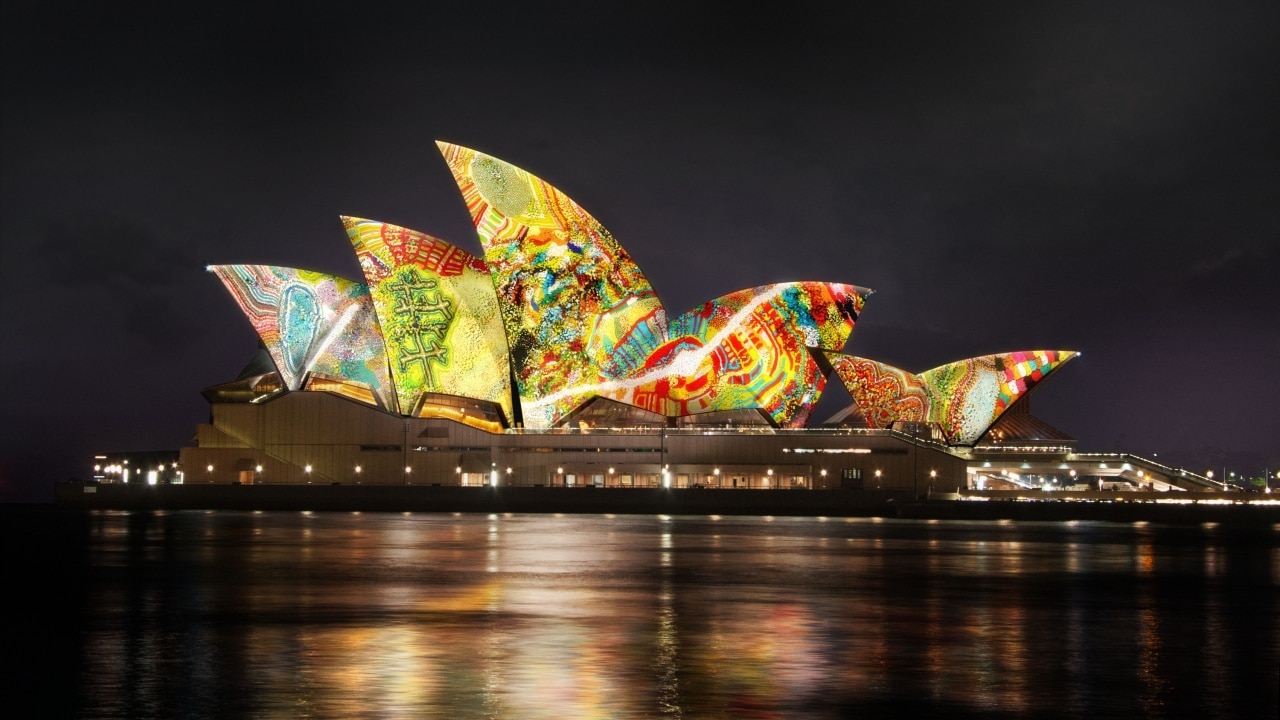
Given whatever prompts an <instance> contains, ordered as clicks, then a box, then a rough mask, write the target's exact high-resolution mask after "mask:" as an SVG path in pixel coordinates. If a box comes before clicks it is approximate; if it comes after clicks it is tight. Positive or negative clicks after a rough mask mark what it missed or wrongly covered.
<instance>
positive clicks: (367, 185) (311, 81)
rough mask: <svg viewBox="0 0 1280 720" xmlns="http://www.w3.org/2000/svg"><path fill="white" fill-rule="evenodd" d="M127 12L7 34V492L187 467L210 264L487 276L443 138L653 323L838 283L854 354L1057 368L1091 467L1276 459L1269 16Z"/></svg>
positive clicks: (223, 353)
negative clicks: (578, 245)
mask: <svg viewBox="0 0 1280 720" xmlns="http://www.w3.org/2000/svg"><path fill="white" fill-rule="evenodd" d="M115 5H116V4H102V3H87V2H86V3H62V2H44V3H21V4H19V3H7V4H6V5H5V9H4V10H3V22H2V24H0V26H2V27H0V35H2V37H3V44H2V45H0V52H2V53H3V61H2V65H0V72H2V73H3V88H4V100H3V103H2V104H0V107H2V109H0V116H2V117H3V144H2V146H0V147H2V152H3V156H2V158H0V159H2V162H0V183H2V185H0V190H2V196H0V201H2V203H3V213H2V214H0V233H2V234H0V240H2V242H3V249H4V260H3V262H0V359H2V362H3V377H4V378H5V379H6V381H5V387H4V390H3V404H2V406H0V407H2V410H3V416H0V423H2V425H0V432H2V437H0V452H2V455H0V480H2V482H3V486H2V488H0V499H2V500H43V499H48V498H51V497H52V491H51V487H52V481H54V480H63V479H66V478H68V477H82V478H83V477H87V476H88V475H89V474H90V471H91V467H90V466H91V464H92V455H93V454H94V453H95V452H101V451H118V450H148V449H176V448H178V447H180V446H182V445H184V444H186V443H188V442H189V441H190V440H191V438H192V436H193V435H194V432H195V426H196V425H197V424H198V423H200V422H205V421H206V420H207V417H208V405H207V404H206V402H205V401H204V399H203V398H202V397H201V395H200V390H201V389H202V388H204V387H206V386H208V385H212V384H215V383H219V382H224V381H228V380H231V379H233V378H234V377H235V376H236V374H237V373H238V372H239V370H240V369H241V367H243V365H244V364H245V362H246V361H247V360H248V359H249V357H250V356H251V355H252V354H253V352H254V350H255V347H256V344H257V339H256V335H255V334H254V332H253V330H252V329H251V327H250V326H249V323H248V321H247V320H246V319H245V318H244V317H243V316H242V315H241V314H240V312H239V311H238V310H237V308H236V306H235V304H234V302H233V301H232V299H231V298H230V296H229V295H228V294H227V293H226V292H225V291H224V290H223V288H222V286H221V285H220V283H219V282H218V281H217V280H216V278H215V277H214V276H213V275H211V274H209V273H207V272H205V270H204V268H205V266H206V265H208V264H211V263H268V264H279V265H287V266H293V267H301V268H307V269H312V270H322V271H326V272H330V273H334V274H338V275H343V276H346V277H350V278H357V279H358V278H359V277H360V270H359V267H358V265H357V264H356V261H355V256H354V254H353V253H352V252H351V247H350V242H349V241H348V240H347V237H346V235H345V233H344V231H343V228H342V225H341V223H340V222H339V220H338V216H339V215H340V214H350V215H356V216H360V217H367V218H373V219H377V220H384V221H387V222H393V223H396V224H400V225H405V226H408V227H412V228H414V229H417V230H422V231H424V232H427V233H431V234H434V235H437V236H440V237H442V238H445V239H447V240H449V241H451V242H453V243H455V244H457V245H459V246H461V247H463V248H466V249H468V250H470V251H472V252H475V253H477V254H479V253H480V249H479V242H478V240H477V239H476V237H475V234H474V231H473V230H472V228H471V225H470V222H469V217H468V215H467V213H466V209H465V207H464V206H463V204H462V201H461V199H460V196H459V194H458V192H457V189H456V186H455V185H454V183H453V180H452V178H451V176H450V174H449V171H448V169H447V168H446V167H445V164H444V162H443V160H442V159H441V158H440V156H439V154H438V152H437V150H436V147H435V144H434V141H435V140H436V139H442V140H448V141H451V142H456V143H459V144H461V145H466V146H469V147H473V148H476V149H478V150H481V151H483V152H486V153H489V154H491V155H495V156H497V157H499V158H502V159H504V160H507V161H509V162H511V163H513V164H515V165H518V166H520V167H523V168H525V169H527V170H529V171H530V172H533V173H534V174H536V175H538V176H540V177H542V178H544V179H546V180H547V181H549V182H551V183H552V184H554V185H556V186H557V187H559V188H560V189H561V190H563V191H564V192H565V193H567V194H568V195H569V196H571V197H572V198H574V199H575V200H577V201H578V202H579V203H581V204H582V205H583V207H585V208H586V209H587V210H588V211H590V212H591V213H592V214H593V215H595V216H596V217H597V218H598V219H599V220H600V221H601V222H602V223H604V224H605V225H606V226H607V227H608V228H609V229H610V230H612V231H613V233H614V234H615V235H616V237H617V238H618V239H619V241H620V242H621V243H622V244H623V246H624V247H626V248H627V250H628V251H629V252H630V253H631V255H632V256H633V257H634V258H635V259H636V261H637V262H638V263H639V265H640V267H641V268H642V269H643V270H644V272H645V274H646V275H647V276H648V278H649V280H650V282H651V283H652V284H653V286H654V288H655V289H656V290H657V292H658V294H659V296H660V297H661V298H662V300H663V302H664V304H665V305H666V306H667V308H668V310H669V311H670V312H672V313H679V312H683V311H684V310H686V309H688V308H690V307H692V306H694V305H696V304H699V303H701V302H703V301H706V300H709V299H711V298H714V297H717V296H720V295H723V294H725V293H728V292H731V291H733V290H737V289H741V288H746V287H751V286H755V285H761V284H765V283H770V282H779V281H784V280H825V281H838V282H850V283H855V284H858V285H863V286H866V287H870V288H873V289H875V290H876V294H875V295H874V296H872V298H871V299H870V300H869V302H868V303H867V307H866V310H865V312H864V314H863V315H862V318H861V319H860V320H859V322H858V326H857V329H856V330H855V331H854V333H853V338H852V340H851V341H850V343H849V345H848V346H847V348H846V351H847V352H850V353H853V354H857V355H862V356H865V357H871V358H875V359H878V360H882V361H885V362H888V363H891V364H893V365H897V366H899V367H903V368H905V369H908V370H912V371H916V372H919V371H922V370H925V369H928V368H930V367H933V366H935V365H940V364H943V363H946V362H950V361H953V360H958V359H962V358H966V357H970V356H974V355H981V354H986V353H992V352H1001V351H1009V350H1022V349H1036V348H1045V349H1073V350H1080V351H1082V352H1083V353H1084V355H1083V357H1082V358H1080V359H1079V360H1076V361H1074V362H1073V363H1071V364H1070V365H1068V366H1066V367H1065V368H1064V369H1063V370H1062V371H1061V372H1059V373H1057V374H1056V375H1055V376H1054V378H1053V379H1052V380H1051V381H1050V382H1048V383H1046V384H1045V385H1044V386H1043V388H1042V389H1041V390H1040V391H1039V392H1037V393H1036V396H1035V397H1034V403H1033V408H1034V411H1035V414H1036V415H1038V416H1040V417H1042V418H1043V419H1045V420H1046V421H1048V422H1050V423H1051V424H1053V425H1055V426H1057V427H1059V428H1061V429H1062V430H1064V431H1066V432H1067V433H1069V434H1071V435H1073V436H1074V437H1076V438H1078V439H1079V449H1081V450H1086V451H1124V452H1132V453H1135V454H1139V455H1144V456H1148V457H1150V456H1152V455H1157V456H1158V457H1157V459H1159V460H1165V461H1168V462H1170V463H1171V464H1175V465H1186V466H1187V467H1191V468H1193V469H1196V470H1198V471H1203V470H1205V469H1207V468H1208V467H1210V466H1213V467H1219V466H1223V465H1230V467H1231V468H1233V469H1239V470H1241V471H1251V472H1252V471H1257V472H1260V471H1261V470H1262V467H1263V466H1267V465H1269V467H1270V468H1271V470H1272V472H1275V470H1276V469H1277V468H1280V420H1277V412H1278V409H1280V321H1277V319H1276V317H1275V316H1276V313H1277V310H1280V290H1278V289H1277V283H1278V281H1280V71H1278V70H1277V69H1278V68H1280V3H1276V2H1275V1H1274V0H1268V1H1266V2H1257V3H1210V2H1201V3H1168V2H1163V3H1153V4H1151V5H1145V6H1144V5H1138V4H1130V3H1112V2H1104V3H1080V2H1073V3H1059V4H1057V5H1058V6H1057V7H1049V6H1048V5H1049V4H1038V3H1032V4H1026V3H1004V4H973V3H938V4H937V6H936V7H934V6H930V5H914V4H906V3H881V4H880V5H881V6H887V7H880V8H878V9H877V8H874V7H869V8H864V9H853V10H846V11H842V13H843V14H832V13H831V12H829V11H828V10H819V9H816V8H814V7H809V6H805V5H802V4H795V3H785V4H781V5H779V6H777V7H775V8H773V9H772V10H770V12H769V13H767V14H761V15H754V16H753V15H744V14H734V15H724V14H719V13H715V12H711V11H700V10H696V9H691V8H690V7H687V6H686V4H685V3H647V4H645V6H644V9H643V10H639V9H637V10H634V11H621V10H618V9H616V8H614V9H609V10H608V11H607V12H606V11H604V10H602V9H601V8H603V7H605V6H603V5H598V4H591V3H581V4H575V3H560V4H538V5H534V4H528V5H511V6H506V5H503V4H492V3H489V4H455V5H450V6H448V7H441V8H431V7H424V8H422V9H419V10H416V11H413V12H403V11H379V10H373V9H369V8H370V7H371V6H368V5H362V6H361V7H360V8H355V7H354V4H353V5H352V7H342V6H333V7H331V8H330V9H326V10H319V11H313V14H311V15H298V14H295V13H294V12H292V11H285V10H283V9H281V10H264V9H262V8H259V7H254V6H244V7H236V6H233V5H232V4H226V3H218V4H210V5H207V6H201V8H200V9H197V8H196V5H195V4H193V3H183V4H181V5H182V6H183V7H182V8H181V9H176V10H175V9H173V8H171V7H170V6H169V4H163V3H145V4H142V3H127V4H124V5H127V6H128V7H126V8H125V9H121V8H119V7H115ZM689 5H692V4H689ZM1042 5H1043V6H1042ZM15 6H18V7H15ZM743 7H745V6H743ZM742 12H745V11H742ZM848 402H849V399H848V395H847V393H846V392H845V391H844V390H843V388H841V387H839V385H838V383H833V384H832V385H831V386H829V390H828V395H827V396H826V397H824V399H823V402H822V404H821V405H820V406H819V412H818V413H816V414H815V417H816V418H818V419H825V418H826V417H828V416H829V415H830V414H832V413H834V412H835V411H837V410H838V409H840V408H841V407H843V406H844V405H846V404H847V403H848Z"/></svg>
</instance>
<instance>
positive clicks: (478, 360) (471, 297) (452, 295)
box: [342, 217, 513, 421]
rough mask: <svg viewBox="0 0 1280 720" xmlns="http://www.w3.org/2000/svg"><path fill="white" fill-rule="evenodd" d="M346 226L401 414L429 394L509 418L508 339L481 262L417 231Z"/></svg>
mask: <svg viewBox="0 0 1280 720" xmlns="http://www.w3.org/2000/svg"><path fill="white" fill-rule="evenodd" d="M342 221H343V224H344V225H345V226H346V228H347V235H348V236H349V237H350V238H351V244H352V246H353V247H354V248H355V251H356V257H357V258H358V259H359V261H360V268H361V269H362V270H363V271H364V276H365V280H366V281H367V282H368V284H369V290H370V294H371V295H372V296H373V305H374V308H375V310H376V312H377V318H378V324H379V326H380V327H381V328H382V336H383V339H384V341H385V344H386V349H387V360H388V363H389V365H390V368H391V378H392V380H393V381H394V383H395V389H396V396H397V398H398V400H399V405H400V408H401V412H403V413H404V414H406V415H420V414H421V412H420V409H421V405H422V403H423V401H424V395H425V394H426V393H443V394H447V395H458V396H462V397H468V398H476V399H480V400H488V401H490V402H494V403H497V404H498V405H499V406H500V407H501V408H502V410H503V412H504V413H505V414H506V417H507V419H508V421H510V420H511V419H512V417H513V415H512V402H511V374H510V369H509V365H508V362H507V341H506V335H505V333H504V330H503V326H502V316H501V311H500V310H499V307H498V298H497V295H495V294H494V291H493V284H492V281H491V280H490V276H489V270H488V268H487V267H485V264H484V261H482V260H480V259H479V258H477V257H475V256H474V255H472V254H470V253H468V252H466V251H465V250H462V249H459V248H457V247H454V246H453V245H451V244H449V243H447V242H445V241H444V240H441V239H439V238H435V237H432V236H430V235H427V234H425V233H420V232H418V231H416V230H410V229H408V228H403V227H399V226H396V225H391V224H388V223H381V222H376V221H373V220H362V219H359V218H350V217H344V218H343V219H342Z"/></svg>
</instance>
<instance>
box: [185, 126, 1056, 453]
mask: <svg viewBox="0 0 1280 720" xmlns="http://www.w3.org/2000/svg"><path fill="white" fill-rule="evenodd" d="M439 147H440V150H441V152H442V154H443V155H444V159H445V161H446V163H447V165H448V167H449V170H450V171H451V172H452V174H453V177H454V179H455V180H456V182H457V184H458V188H459V190H460V191H461V193H462V197H463V199H464V201H465V203H466V206H467V209H468V211H469V212H470V214H471V219H472V221H473V224H474V226H475V229H476V234H477V237H478V239H479V242H480V247H481V249H482V253H481V254H480V255H473V254H471V253H470V252H468V251H466V250H464V249H462V248H460V247H457V246H456V245H453V244H451V243H449V242H447V241H445V240H442V239H440V238H436V237H433V236H431V235H428V234H425V233H422V232H418V231H416V230H411V229H408V228H404V227H399V226H396V225H392V224H389V223H383V222H378V221H374V220H364V219H359V218H352V217H344V218H342V222H343V224H344V225H345V227H346V230H347V234H348V236H349V238H350V241H351V243H352V246H353V249H354V250H355V253H356V256H357V259H358V260H359V263H360V268H361V270H362V272H363V274H364V278H363V279H364V282H363V283H361V282H356V281H353V280H348V279H344V278H339V277H335V276H332V275H326V274H323V273H316V272H309V271H305V270H297V269H292V268H282V267H274V266H265V265H218V266H212V267H210V270H211V271H213V272H214V273H216V274H217V275H218V277H219V278H220V279H221V280H222V282H223V284H224V285H225V287H226V288H227V290H228V291H229V292H230V293H231V294H232V296H233V297H234V298H235V300H236V302H237V303H238V304H239V306H240V308H241V310H242V311H243V312H244V313H245V315H246V316H247V317H248V318H249V320H250V323H251V324H252V325H253V328H254V330H255V331H257V333H258V336H259V338H260V339H261V341H262V344H263V346H264V347H265V348H266V350H267V353H268V354H269V356H270V359H271V361H272V363H273V364H274V366H275V370H276V372H277V374H278V376H279V383H278V385H279V387H280V389H281V390H289V391H302V390H324V391H330V392H338V393H340V394H342V395H345V396H347V397H350V398H353V399H356V400H358V401H361V402H365V403H368V404H370V405H374V406H377V407H379V408H381V409H383V410H385V411H387V412H390V413H396V414H400V415H405V416H411V417H424V416H436V415H440V414H444V415H446V416H449V413H447V412H446V413H442V412H441V408H442V407H446V406H453V407H457V406H458V403H450V402H448V399H450V398H454V399H468V400H470V401H474V402H477V403H482V404H485V405H488V406H489V407H492V408H496V412H494V413H493V414H492V415H491V416H492V417H497V416H498V414H499V413H500V415H501V422H500V424H501V425H505V426H508V427H510V426H512V425H516V424H520V425H523V426H524V427H527V428H535V429H536V428H551V427H555V426H557V425H561V424H566V423H571V422H574V421H575V420H576V419H578V418H580V417H582V413H583V410H584V409H585V408H588V407H591V406H593V405H596V406H599V403H602V402H605V403H606V404H610V403H613V404H617V405H618V406H620V407H629V408H631V409H632V411H634V413H635V415H636V416H637V417H649V418H656V419H657V420H658V421H660V422H661V421H663V420H664V419H676V418H681V419H689V418H694V419H696V418H698V417H704V418H722V417H742V413H744V412H746V413H748V414H752V413H753V414H754V415H755V416H758V419H759V420H760V421H761V422H767V423H769V424H771V425H773V426H776V427H793V428H794V427H805V426H806V425H807V424H808V422H809V420H810V416H811V414H812V412H813V408H814V406H815V404H816V403H817V402H818V400H819V398H820V396H821V394H822V392H823V390H824V388H825V385H826V380H827V377H828V376H829V374H830V372H831V371H832V370H833V369H834V370H835V371H836V372H837V373H838V375H839V377H840V379H841V380H842V381H843V382H844V384H845V385H846V387H848V389H849V391H850V393H851V394H852V395H853V397H854V399H855V402H856V404H857V405H858V406H859V409H860V410H862V413H861V414H862V417H863V418H864V419H865V420H866V422H867V424H868V425H869V426H871V427H888V426H890V425H891V424H892V423H893V422H896V421H910V422H930V423H936V424H938V425H939V426H941V428H942V430H943V433H944V434H945V435H946V437H947V440H948V442H950V443H952V444H972V443H973V442H974V441H975V440H976V439H977V438H978V437H979V436H981V434H982V432H984V431H985V430H986V429H987V428H989V427H990V425H991V424H992V423H993V422H995V420H996V419H997V418H998V417H999V416H1000V414H1001V413H1002V412H1003V411H1004V410H1005V409H1007V408H1008V407H1009V406H1011V405H1012V404H1013V403H1015V402H1016V401H1017V400H1019V399H1020V398H1022V397H1025V395H1026V393H1028V392H1029V391H1030V389H1031V388H1032V386H1034V384H1035V383H1036V382H1038V381H1039V380H1041V379H1043V378H1044V377H1046V376H1047V375H1048V374H1049V373H1051V372H1053V371H1054V370H1055V369H1057V368H1058V367H1060V366H1061V364H1063V363H1065V362H1066V361H1067V360H1070V359H1071V358H1072V357H1074V356H1075V353H1072V352H1067V351H1029V352H1024V353H1010V354H1005V355H993V356H986V357H983V358H974V359H972V360H968V361H962V362H961V363H953V364H951V365H947V366H943V367H941V368H935V369H934V370H931V371H928V372H926V373H922V374H920V375H912V374H910V373H906V372H905V371H901V370H897V369H896V368H892V367H890V366H888V365H884V364H883V363H877V362H875V361H871V360H865V359H862V358H857V357H853V356H849V355H844V354H842V352H841V351H842V350H843V349H844V346H845V344H846V342H847V341H848V339H849V336H850V334H851V333H852V331H853V328H854V324H855V322H856V321H857V319H858V317H859V315H860V314H861V312H862V310H863V306H864V304H865V301H866V298H867V296H868V295H869V294H870V292H871V291H869V290H867V289H865V288H861V287H858V286H855V285H849V284H843V283H835V282H786V283H776V284H771V285H764V286H761V287H756V288H750V289H745V290H739V291H737V292H733V293H729V294H728V295H725V296H723V297H720V298H716V299H714V300H710V301H708V302H706V303H704V304H702V305H700V306H698V307H696V308H694V309H692V310H689V311H687V312H684V313H682V314H679V315H669V314H668V312H667V310H666V308H665V307H664V306H663V305H662V302H661V301H660V300H659V298H658V295H657V294H656V293H655V292H654V289H653V287H652V286H651V285H650V284H649V281H648V280H647V279H646V278H645V276H644V274H643V273H642V272H641V270H640V268H639V266H638V265H636V263H635V262H634V260H632V258H631V256H630V255H629V254H628V253H627V252H626V250H625V249H624V248H623V247H622V245H621V244H620V243H619V242H618V240H617V239H616V238H615V237H614V236H613V235H612V234H611V233H610V232H609V231H608V229H606V228H605V227H604V226H603V225H602V224H601V223H600V222H599V221H598V220H596V219H595V218H594V217H592V216H591V215H590V214H589V213H587V212H586V211H585V210H584V209H583V208H582V207H581V206H580V205H578V204H577V203H576V202H574V201H573V200H572V199H571V198H569V197H568V196H567V195H565V194H564V193H562V192H561V191H559V190H557V189H556V188H555V187H553V186H551V185H550V184H548V183H547V182H545V181H543V180H541V179H540V178H538V177H536V176H534V175H532V174H530V173H528V172H526V171H524V170H522V169H520V168H518V167H516V166H514V165H511V164H510V163H507V162H504V161H502V160H499V159H497V158H494V157H491V156H489V155H486V154H484V153H480V152H477V151H475V150H471V149H468V148H464V147H460V146H457V145H452V144H449V143H443V142H442V143H439ZM464 404H465V403H464ZM473 417H474V416H473ZM457 419H461V420H462V421H464V422H467V421H468V418H467V417H466V415H465V413H462V415H461V416H459V417H458V418H457Z"/></svg>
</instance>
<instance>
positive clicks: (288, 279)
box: [209, 265, 396, 412]
mask: <svg viewBox="0 0 1280 720" xmlns="http://www.w3.org/2000/svg"><path fill="white" fill-rule="evenodd" d="M209 270H210V271H211V272H213V273H214V274H215V275H217V276H218V279H220V280H221V281H222V284H223V285H224V286H225V287H226V289H227V291H228V292H230V293H231V296H232V297H233V298H235V301H236V304H238V305H239V306H240V309H241V311H243V312H244V314H245V316H246V317H247V318H249V322H250V324H252V325H253V329H254V330H255V331H257V333H258V337H260V338H261V339H262V342H263V344H264V345H266V347H267V352H268V353H270V355H271V360H272V361H273V362H274V363H275V365H276V370H277V371H278V372H279V373H280V378H281V380H283V381H284V383H285V386H286V387H288V388H289V389H290V390H298V389H301V388H302V386H303V383H305V382H306V381H307V378H308V375H313V376H315V377H319V376H325V377H326V378H327V379H336V380H338V381H340V382H346V383H351V384H353V385H356V386H359V387H364V388H367V389H368V390H369V391H370V392H371V393H372V396H373V398H374V399H375V401H376V402H375V403H374V404H376V405H378V406H380V407H382V408H383V409H386V410H390V411H392V412H395V411H396V398H395V395H394V393H393V392H392V385H391V378H390V375H389V373H388V368H387V359H386V353H385V352H384V348H383V342H382V334H381V332H380V331H379V330H378V324H377V320H376V318H375V316H374V308H373V300H372V298H371V297H370V296H369V291H368V288H366V287H365V286H364V285H362V284H360V283H357V282H353V281H351V280H347V279H344V278H340V277H335V276H333V275H327V274H325V273H319V272H311V271H307V270H298V269H295V268H286V267H277V266H273V265H213V266H210V267H209ZM350 395H351V396H352V397H360V396H361V394H360V393H352V394H350Z"/></svg>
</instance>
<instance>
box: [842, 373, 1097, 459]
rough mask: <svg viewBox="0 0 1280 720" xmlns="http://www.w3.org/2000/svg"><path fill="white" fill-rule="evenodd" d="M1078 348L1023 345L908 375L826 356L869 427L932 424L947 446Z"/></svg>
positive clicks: (963, 441)
mask: <svg viewBox="0 0 1280 720" xmlns="http://www.w3.org/2000/svg"><path fill="white" fill-rule="evenodd" d="M1078 355H1079V353H1077V352H1074V351H1070V350H1026V351H1019V352H1010V353H999V354H995V355H983V356H981V357H976V358H969V359H967V360H960V361H957V362H953V363H948V364H946V365H941V366H939V367H936V368H933V369H932V370H927V371H925V372H923V373H919V374H912V373H909V372H907V371H905V370H901V369H899V368H895V367H893V366H891V365H887V364H885V363H881V362H877V361H875V360H868V359H866V358H859V357H853V356H849V355H840V354H836V353H830V354H829V355H828V357H829V358H830V360H831V364H832V366H834V368H835V370H836V373H837V374H838V375H839V377H840V379H841V381H842V382H843V383H844V384H845V387H846V388H848V389H849V393H850V394H851V395H852V396H853V399H854V402H855V403H857V405H858V409H859V410H861V411H862V414H863V416H864V417H865V418H866V420H867V425H868V426H869V427H874V428H888V427H891V426H892V425H893V423H894V422H899V421H901V422H928V423H934V424H936V425H938V427H939V428H940V429H941V431H942V434H943V436H944V437H946V439H947V442H948V443H949V444H951V445H973V444H974V443H975V442H977V441H978V439H979V438H981V437H982V435H983V433H985V432H986V431H987V430H988V429H989V428H990V427H991V426H992V425H993V424H994V423H995V422H996V420H998V419H999V418H1000V416H1001V415H1002V414H1004V412H1005V410H1007V409H1008V408H1009V407H1010V406H1012V405H1013V404H1014V403H1015V402H1017V401H1018V400H1019V399H1021V398H1023V397H1025V396H1026V395H1027V394H1028V393H1029V392H1030V391H1031V389H1032V388H1033V387H1035V386H1036V385H1037V384H1038V383H1039V382H1040V381H1042V380H1044V379H1045V378H1046V377H1048V376H1049V375H1050V374H1051V373H1052V372H1054V371H1055V370H1057V369H1058V368H1060V367H1062V366H1063V365H1064V364H1066V363H1067V362H1068V361H1070V360H1072V359H1073V358H1075V357H1077V356H1078Z"/></svg>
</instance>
